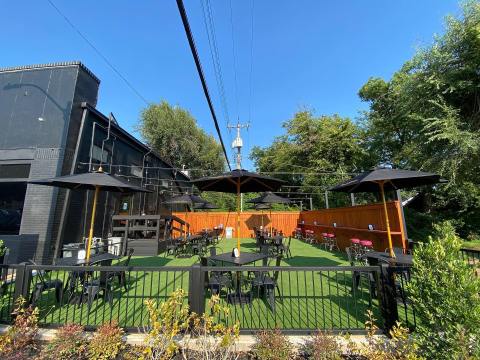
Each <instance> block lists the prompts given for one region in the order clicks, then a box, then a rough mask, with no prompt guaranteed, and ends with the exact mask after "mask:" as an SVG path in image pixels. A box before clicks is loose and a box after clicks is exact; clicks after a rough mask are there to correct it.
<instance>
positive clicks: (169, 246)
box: [164, 237, 179, 257]
mask: <svg viewBox="0 0 480 360" xmlns="http://www.w3.org/2000/svg"><path fill="white" fill-rule="evenodd" d="M165 243H166V245H165V252H164V255H165V256H168V255H169V254H171V255H173V256H174V257H176V256H177V253H178V249H179V244H178V241H176V240H175V239H173V238H171V237H169V238H168V239H167V240H166V241H165Z"/></svg>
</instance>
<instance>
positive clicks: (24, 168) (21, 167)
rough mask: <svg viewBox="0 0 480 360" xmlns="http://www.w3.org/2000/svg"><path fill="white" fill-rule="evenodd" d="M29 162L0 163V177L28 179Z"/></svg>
mask: <svg viewBox="0 0 480 360" xmlns="http://www.w3.org/2000/svg"><path fill="white" fill-rule="evenodd" d="M29 176H30V164H2V165H0V179H28V177H29Z"/></svg>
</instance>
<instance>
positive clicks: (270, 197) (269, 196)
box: [247, 191, 290, 233]
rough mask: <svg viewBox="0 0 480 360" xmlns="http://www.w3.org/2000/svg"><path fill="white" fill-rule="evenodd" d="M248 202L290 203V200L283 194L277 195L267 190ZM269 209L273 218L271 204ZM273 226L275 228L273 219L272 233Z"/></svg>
mask: <svg viewBox="0 0 480 360" xmlns="http://www.w3.org/2000/svg"><path fill="white" fill-rule="evenodd" d="M247 202H248V203H252V204H289V203H290V200H289V199H287V198H283V197H281V196H278V195H275V194H274V193H272V192H271V191H267V192H265V193H263V194H262V195H261V196H259V197H257V198H254V199H251V200H248V201H247ZM269 209H270V219H272V207H271V206H270V207H269ZM262 219H263V218H262ZM272 228H273V221H271V220H270V233H271V232H272Z"/></svg>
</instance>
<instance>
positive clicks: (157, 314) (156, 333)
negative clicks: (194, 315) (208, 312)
mask: <svg viewBox="0 0 480 360" xmlns="http://www.w3.org/2000/svg"><path fill="white" fill-rule="evenodd" d="M184 297H185V291H184V290H182V289H179V290H176V291H174V292H173V293H172V294H171V295H170V297H169V298H168V299H167V301H165V302H163V303H161V304H160V306H159V307H158V308H157V304H156V302H155V301H153V300H151V299H148V300H146V301H145V305H146V306H147V309H148V313H149V322H150V326H149V329H148V334H147V336H146V338H145V350H144V352H143V357H142V359H150V360H164V359H171V358H172V357H173V356H174V354H175V353H177V352H178V350H179V345H178V344H177V341H176V340H175V337H176V336H177V335H179V334H180V333H181V332H183V331H185V330H186V329H187V328H188V327H189V324H190V320H191V315H190V314H189V308H188V305H187V304H185V303H184V301H183V299H184Z"/></svg>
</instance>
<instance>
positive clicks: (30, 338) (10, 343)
mask: <svg viewBox="0 0 480 360" xmlns="http://www.w3.org/2000/svg"><path fill="white" fill-rule="evenodd" d="M25 305H26V301H25V299H24V298H22V297H20V298H18V299H17V301H16V303H15V310H14V311H13V313H12V315H13V317H14V318H15V320H14V323H13V325H12V326H10V328H9V329H8V331H7V332H6V333H5V334H3V335H0V356H1V359H5V360H6V359H12V360H13V359H27V358H28V357H29V356H31V355H33V354H35V353H36V351H37V349H38V340H37V335H38V308H33V307H32V306H28V307H26V306H25Z"/></svg>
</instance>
